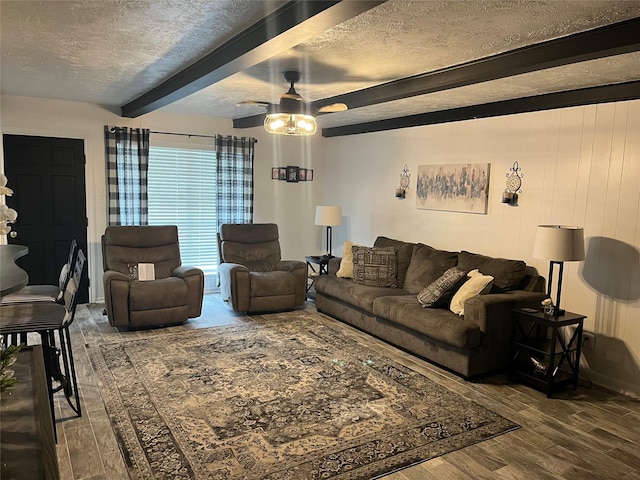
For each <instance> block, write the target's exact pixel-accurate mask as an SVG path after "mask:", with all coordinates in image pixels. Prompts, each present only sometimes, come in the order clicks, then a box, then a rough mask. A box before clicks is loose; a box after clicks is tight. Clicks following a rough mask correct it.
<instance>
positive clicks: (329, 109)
mask: <svg viewBox="0 0 640 480" xmlns="http://www.w3.org/2000/svg"><path fill="white" fill-rule="evenodd" d="M348 109H349V107H347V105H346V104H344V103H332V104H331V105H325V106H324V107H320V108H319V109H318V113H334V112H344V111H345V110H348Z"/></svg>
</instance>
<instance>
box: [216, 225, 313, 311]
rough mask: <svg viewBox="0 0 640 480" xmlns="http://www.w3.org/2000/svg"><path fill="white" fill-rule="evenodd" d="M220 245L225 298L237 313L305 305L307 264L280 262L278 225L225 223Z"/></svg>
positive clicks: (222, 287)
mask: <svg viewBox="0 0 640 480" xmlns="http://www.w3.org/2000/svg"><path fill="white" fill-rule="evenodd" d="M219 246H220V260H221V263H220V265H219V266H218V273H219V275H220V290H221V294H222V299H223V300H224V301H225V302H227V303H228V304H229V306H231V307H232V308H233V309H234V310H235V311H236V312H275V311H283V310H290V309H292V308H294V307H298V306H300V305H304V302H305V298H306V289H307V265H306V263H304V262H301V261H298V260H282V259H281V257H280V255H281V253H280V241H279V236H278V226H277V225H276V224H275V223H261V224H258V223H253V224H230V223H228V224H224V225H222V226H221V227H220V233H219Z"/></svg>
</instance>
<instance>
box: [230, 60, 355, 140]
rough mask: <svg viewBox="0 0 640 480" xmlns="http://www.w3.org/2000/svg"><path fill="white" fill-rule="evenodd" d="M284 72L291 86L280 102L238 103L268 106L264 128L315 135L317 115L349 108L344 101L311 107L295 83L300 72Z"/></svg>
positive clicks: (280, 132)
mask: <svg viewBox="0 0 640 480" xmlns="http://www.w3.org/2000/svg"><path fill="white" fill-rule="evenodd" d="M283 74H284V79H285V80H286V81H287V82H289V85H290V87H289V90H288V91H287V93H284V94H282V95H281V96H280V102H279V103H271V102H264V101H259V100H245V101H243V102H240V103H238V105H260V106H263V107H266V108H267V116H266V118H265V120H264V128H265V129H266V130H267V132H269V133H274V134H279V135H313V134H314V133H315V132H316V130H317V128H318V126H317V124H316V118H315V117H316V115H318V114H321V113H333V112H343V111H345V110H347V109H348V107H347V106H346V105H345V104H344V103H333V104H331V105H325V106H324V107H320V108H317V109H316V108H313V107H311V105H309V104H308V103H306V102H305V101H304V100H303V99H302V97H301V96H300V94H299V93H298V92H296V89H295V87H294V84H295V83H296V82H297V81H299V80H300V72H296V71H293V70H288V71H286V72H283Z"/></svg>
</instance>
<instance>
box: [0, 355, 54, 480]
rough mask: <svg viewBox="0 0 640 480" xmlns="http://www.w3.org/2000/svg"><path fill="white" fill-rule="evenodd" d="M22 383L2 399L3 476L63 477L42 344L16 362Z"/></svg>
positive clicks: (0, 475) (0, 453)
mask: <svg viewBox="0 0 640 480" xmlns="http://www.w3.org/2000/svg"><path fill="white" fill-rule="evenodd" d="M12 368H13V370H14V371H15V375H16V378H17V379H18V383H16V384H15V386H13V387H12V388H11V389H10V390H8V391H5V392H4V394H3V395H2V399H1V400H0V438H1V441H0V458H2V462H0V478H3V479H4V478H6V479H7V480H9V479H18V478H19V479H22V480H28V479H39V480H40V479H45V480H47V479H53V480H57V479H59V478H60V475H59V471H58V457H57V452H56V443H55V439H54V434H53V421H52V417H51V410H50V406H49V394H48V389H47V376H46V373H45V368H44V359H43V355H42V347H41V346H40V345H34V346H32V347H26V348H24V349H23V350H21V351H20V352H18V354H17V356H16V363H15V364H14V365H13V367H12Z"/></svg>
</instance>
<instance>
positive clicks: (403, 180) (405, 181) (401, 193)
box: [396, 163, 411, 198]
mask: <svg viewBox="0 0 640 480" xmlns="http://www.w3.org/2000/svg"><path fill="white" fill-rule="evenodd" d="M410 178H411V174H410V173H409V167H407V164H406V163H405V164H404V167H403V168H402V172H401V173H400V187H399V188H396V198H405V197H406V196H407V189H408V188H409V179H410Z"/></svg>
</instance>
